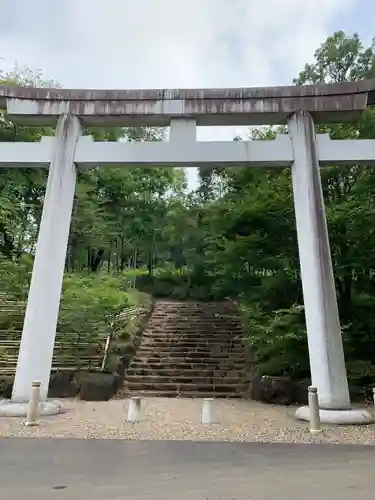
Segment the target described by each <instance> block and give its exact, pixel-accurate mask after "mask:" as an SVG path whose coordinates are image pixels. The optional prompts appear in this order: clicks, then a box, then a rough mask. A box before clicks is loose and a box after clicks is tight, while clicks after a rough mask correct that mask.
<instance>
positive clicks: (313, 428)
mask: <svg viewBox="0 0 375 500" xmlns="http://www.w3.org/2000/svg"><path fill="white" fill-rule="evenodd" d="M308 391H309V408H310V432H311V434H312V435H313V436H314V435H316V434H319V433H320V432H322V430H321V428H320V415H319V400H318V390H317V388H316V387H312V386H310V387H309V388H308Z"/></svg>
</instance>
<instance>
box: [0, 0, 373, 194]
mask: <svg viewBox="0 0 375 500" xmlns="http://www.w3.org/2000/svg"><path fill="white" fill-rule="evenodd" d="M370 3H372V4H373V0H372V1H371V0H310V1H308V2H304V1H302V0H267V1H262V0H188V1H187V0H33V1H32V2H30V1H28V0H0V17H1V21H2V22H1V31H0V57H1V58H2V61H0V69H3V70H10V69H12V67H13V66H14V64H15V62H18V63H19V64H20V65H21V66H22V65H27V66H29V67H31V68H35V69H41V70H42V71H43V74H44V75H45V77H46V78H53V79H54V80H55V81H57V82H59V83H60V84H61V85H62V86H63V87H65V88H118V89H126V88H132V89H136V88H197V87H198V88H199V87H252V86H267V85H288V84H291V82H292V79H293V77H295V76H297V74H298V72H299V71H300V70H301V69H302V68H303V66H304V64H305V63H306V62H312V61H313V55H314V51H315V49H316V48H317V47H318V46H319V45H320V44H321V43H322V42H323V41H324V40H325V38H326V37H327V36H329V35H330V34H332V33H333V32H334V31H337V30H344V31H345V32H346V33H347V34H353V33H354V32H357V33H359V35H360V36H361V38H362V39H363V40H364V41H365V42H367V43H370V41H371V39H372V37H373V36H375V15H371V12H372V11H373V8H371V5H370ZM243 133H244V131H243V130H241V129H233V128H229V129H227V128H222V127H220V128H219V127H215V128H201V129H199V131H198V139H199V140H231V138H232V137H233V136H234V135H237V134H240V135H243ZM196 177H197V174H196V169H191V170H190V171H189V174H188V178H189V186H190V187H191V188H192V187H194V186H195V185H196Z"/></svg>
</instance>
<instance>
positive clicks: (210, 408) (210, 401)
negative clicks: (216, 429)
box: [201, 398, 218, 424]
mask: <svg viewBox="0 0 375 500" xmlns="http://www.w3.org/2000/svg"><path fill="white" fill-rule="evenodd" d="M201 422H202V424H217V422H218V420H217V416H216V411H215V400H214V398H205V399H204V400H203V406H202V417H201Z"/></svg>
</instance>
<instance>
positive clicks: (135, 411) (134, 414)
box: [127, 397, 141, 422]
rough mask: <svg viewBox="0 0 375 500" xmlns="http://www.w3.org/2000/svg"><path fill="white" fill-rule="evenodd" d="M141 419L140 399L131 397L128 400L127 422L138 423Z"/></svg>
mask: <svg viewBox="0 0 375 500" xmlns="http://www.w3.org/2000/svg"><path fill="white" fill-rule="evenodd" d="M140 419H141V398H140V397H133V398H130V399H129V407H128V419H127V420H128V422H138V421H139V420H140Z"/></svg>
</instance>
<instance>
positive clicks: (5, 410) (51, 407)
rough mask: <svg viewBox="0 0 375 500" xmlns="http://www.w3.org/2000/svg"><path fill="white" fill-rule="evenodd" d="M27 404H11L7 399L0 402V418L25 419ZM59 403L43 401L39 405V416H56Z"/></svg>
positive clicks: (59, 408)
mask: <svg viewBox="0 0 375 500" xmlns="http://www.w3.org/2000/svg"><path fill="white" fill-rule="evenodd" d="M27 408H28V403H12V401H9V400H7V399H3V400H0V417H26V414H27ZM61 409H62V404H61V403H60V402H59V401H43V402H41V403H39V415H40V416H48V415H57V414H58V413H60V412H61Z"/></svg>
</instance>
